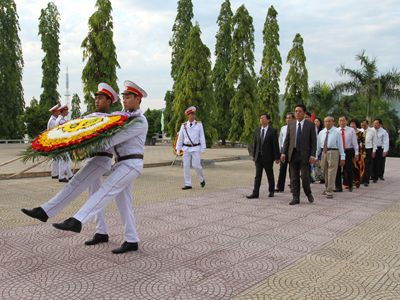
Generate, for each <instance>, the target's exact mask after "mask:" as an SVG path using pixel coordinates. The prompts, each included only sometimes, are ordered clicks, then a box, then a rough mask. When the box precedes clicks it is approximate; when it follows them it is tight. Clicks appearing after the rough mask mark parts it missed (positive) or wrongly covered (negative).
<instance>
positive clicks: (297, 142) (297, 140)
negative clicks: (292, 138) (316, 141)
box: [296, 123, 301, 152]
mask: <svg viewBox="0 0 400 300" xmlns="http://www.w3.org/2000/svg"><path fill="white" fill-rule="evenodd" d="M300 137H301V123H299V126H298V128H297V134H296V150H297V151H299V152H300Z"/></svg>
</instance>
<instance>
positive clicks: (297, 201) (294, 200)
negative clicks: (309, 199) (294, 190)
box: [289, 198, 300, 205]
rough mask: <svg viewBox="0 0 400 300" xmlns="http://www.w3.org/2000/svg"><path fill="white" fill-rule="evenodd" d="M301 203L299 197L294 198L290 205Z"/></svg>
mask: <svg viewBox="0 0 400 300" xmlns="http://www.w3.org/2000/svg"><path fill="white" fill-rule="evenodd" d="M299 203H300V199H299V198H293V200H292V202H290V203H289V205H296V204H299Z"/></svg>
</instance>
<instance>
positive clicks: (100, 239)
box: [85, 233, 108, 246]
mask: <svg viewBox="0 0 400 300" xmlns="http://www.w3.org/2000/svg"><path fill="white" fill-rule="evenodd" d="M107 242H108V234H101V233H96V234H95V235H94V237H93V238H92V239H91V240H88V241H86V242H85V245H88V246H91V245H97V244H100V243H107Z"/></svg>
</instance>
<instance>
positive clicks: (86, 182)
mask: <svg viewBox="0 0 400 300" xmlns="http://www.w3.org/2000/svg"><path fill="white" fill-rule="evenodd" d="M107 171H108V169H106V168H104V167H102V166H100V165H98V164H90V163H88V164H85V165H83V167H82V168H81V169H80V170H79V171H78V172H77V173H76V174H75V176H74V177H73V178H72V179H71V180H70V181H69V182H68V184H66V185H65V186H64V187H63V188H62V189H61V191H59V192H58V193H57V195H55V196H54V197H53V198H51V200H50V201H49V202H46V203H44V204H42V205H41V207H42V208H43V210H44V211H45V212H46V214H47V216H48V217H49V218H53V217H54V216H55V215H57V214H58V213H59V212H60V211H61V210H62V209H63V208H65V207H66V206H67V205H68V204H69V203H71V202H72V201H73V200H74V199H75V198H76V197H78V196H79V195H80V194H81V193H82V192H83V191H84V190H86V189H87V188H89V187H91V189H92V192H93V191H94V189H95V188H96V187H97V188H98V186H99V183H100V182H101V176H102V175H103V174H104V173H105V172H107ZM99 180H100V182H99ZM93 184H94V185H93ZM100 186H101V183H100ZM89 193H90V191H89ZM103 214H104V212H103ZM96 223H97V222H96ZM104 224H105V220H104ZM99 233H100V232H99Z"/></svg>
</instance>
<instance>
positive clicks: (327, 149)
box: [326, 148, 338, 151]
mask: <svg viewBox="0 0 400 300" xmlns="http://www.w3.org/2000/svg"><path fill="white" fill-rule="evenodd" d="M329 150H338V149H337V148H326V151H329Z"/></svg>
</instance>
